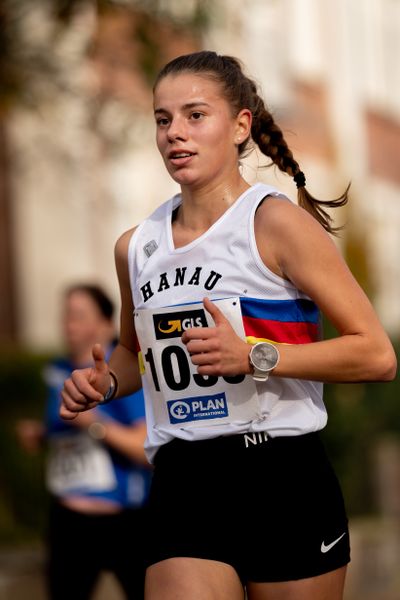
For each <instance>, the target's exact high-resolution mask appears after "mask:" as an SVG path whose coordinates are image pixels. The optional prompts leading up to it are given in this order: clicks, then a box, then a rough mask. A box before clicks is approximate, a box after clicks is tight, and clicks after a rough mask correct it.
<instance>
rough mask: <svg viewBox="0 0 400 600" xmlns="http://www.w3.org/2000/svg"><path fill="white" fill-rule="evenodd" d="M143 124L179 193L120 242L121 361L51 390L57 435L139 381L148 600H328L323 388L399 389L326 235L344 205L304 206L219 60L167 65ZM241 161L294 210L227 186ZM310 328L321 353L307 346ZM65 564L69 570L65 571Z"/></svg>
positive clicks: (338, 553) (276, 145)
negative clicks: (261, 171)
mask: <svg viewBox="0 0 400 600" xmlns="http://www.w3.org/2000/svg"><path fill="white" fill-rule="evenodd" d="M154 115H155V121H156V131H157V133H156V136H157V146H158V149H159V151H160V153H161V155H162V158H163V160H164V162H165V165H166V168H167V170H168V172H169V174H170V175H171V177H172V178H173V179H174V181H175V182H177V183H178V184H179V185H180V188H181V193H180V194H177V195H176V196H174V197H173V198H171V199H170V200H168V201H167V202H165V203H164V204H162V205H161V206H160V207H159V208H158V209H157V210H156V211H155V212H154V213H153V214H152V215H151V216H150V217H149V218H148V219H146V220H145V221H144V222H143V223H141V224H140V225H139V226H138V227H137V228H135V229H131V230H129V231H127V232H126V233H125V234H124V235H122V236H121V238H120V239H119V240H118V242H117V244H116V251H115V253H116V267H117V272H118V277H119V283H120V291H121V298H122V312H121V335H120V340H119V344H118V345H117V347H116V349H115V350H114V352H113V353H112V356H111V358H110V359H109V360H107V357H106V356H105V354H104V352H103V350H102V348H101V347H100V345H95V346H94V347H93V350H92V354H93V359H94V367H92V368H87V369H80V370H77V371H74V373H73V374H72V376H71V377H70V378H69V379H67V380H66V381H65V384H64V389H63V391H62V397H63V404H62V406H61V413H60V414H61V415H62V417H63V418H65V419H71V420H72V421H73V420H74V419H77V418H79V417H78V416H77V415H78V414H81V413H82V411H86V410H88V409H94V410H96V409H97V408H96V407H97V406H98V405H99V403H100V405H101V403H103V402H104V401H108V400H110V399H112V398H118V397H120V396H122V395H124V394H126V393H131V392H132V391H134V390H137V389H139V388H140V386H141V384H142V381H143V388H144V395H145V401H146V418H147V422H148V427H147V440H146V451H147V454H148V457H149V459H150V460H151V461H152V462H153V463H154V475H153V480H152V486H151V491H150V498H149V515H148V525H149V535H148V539H149V540H150V542H151V544H149V546H148V550H147V564H148V568H147V573H146V594H145V596H146V600H187V599H190V600H205V599H210V600H211V599H215V600H242V599H243V597H244V588H246V591H247V597H248V598H249V600H341V599H342V597H343V588H344V581H345V574H346V567H347V564H348V562H349V560H350V543H349V531H348V521H347V516H346V511H345V506H344V502H343V497H342V493H341V489H340V485H339V482H338V480H337V478H336V475H335V473H334V471H333V469H332V467H331V464H330V462H329V460H328V458H327V456H326V454H325V450H324V448H323V445H322V442H321V440H320V437H319V435H318V431H319V430H321V429H322V428H323V427H324V426H325V424H326V421H327V412H326V408H325V405H324V402H323V396H322V388H323V386H322V382H324V381H327V382H358V381H378V380H380V381H389V380H391V379H393V378H394V377H395V373H396V357H395V354H394V351H393V348H392V345H391V343H390V341H389V339H388V337H387V335H386V333H385V331H384V330H383V328H382V326H381V324H380V322H379V320H378V318H377V316H376V314H375V312H374V310H373V308H372V306H371V304H370V302H369V300H368V299H367V297H366V296H365V294H364V293H363V291H362V290H361V288H360V287H359V285H358V284H357V283H356V281H355V280H354V278H353V276H352V274H351V272H350V270H349V269H348V268H347V266H346V265H345V263H344V261H343V259H342V257H341V256H340V254H339V252H338V249H337V247H336V246H335V244H334V243H333V241H332V240H331V238H330V237H329V235H328V233H334V228H333V227H332V225H331V218H330V216H329V213H328V212H327V208H333V207H335V206H342V205H343V204H344V203H345V202H346V201H347V190H346V191H345V192H344V194H342V196H340V197H339V198H337V199H334V200H329V201H322V200H318V199H316V198H314V197H313V196H311V195H310V193H309V192H308V190H307V189H306V178H305V175H304V173H303V171H302V170H301V168H300V166H299V164H298V162H297V161H296V159H295V158H294V156H293V154H292V152H291V150H290V149H289V147H288V146H287V143H286V141H285V139H284V136H283V133H282V131H281V129H280V128H279V126H278V125H277V124H276V122H275V121H274V119H273V117H272V115H271V113H270V112H269V111H268V110H267V108H266V106H265V104H264V101H263V99H262V98H261V97H260V95H259V92H258V90H257V87H256V85H255V83H254V82H253V81H252V80H251V79H250V78H249V77H247V76H246V75H245V74H244V72H243V70H242V67H241V65H240V63H239V61H238V60H237V59H235V58H232V57H229V56H218V55H217V54H216V53H214V52H206V51H204V52H199V53H194V54H190V55H185V56H181V57H178V58H176V59H174V60H173V61H171V62H170V63H168V64H167V65H166V66H165V67H164V68H163V69H162V71H161V73H160V74H159V76H158V78H157V80H156V84H155V88H154ZM251 144H256V145H257V146H258V148H259V149H260V151H261V152H263V153H264V154H265V155H266V156H268V157H269V158H270V159H271V160H272V162H273V163H274V164H275V165H276V166H277V167H278V168H279V169H280V170H281V171H283V172H285V173H287V174H288V175H289V176H291V177H292V178H293V179H294V181H295V183H296V185H297V188H298V203H299V206H296V205H295V204H294V203H292V202H290V201H289V199H288V198H287V197H286V196H285V195H284V194H282V193H281V192H280V191H279V190H277V189H276V188H274V187H272V186H270V185H266V184H263V183H260V182H258V183H256V184H255V185H249V184H248V183H247V182H246V181H245V180H244V179H243V177H242V175H241V172H240V168H239V167H240V161H239V159H240V157H241V156H243V154H244V153H245V152H246V151H247V150H249V148H250V147H251ZM327 232H328V233H327ZM320 310H321V311H323V313H324V314H325V315H326V316H327V318H328V319H329V320H330V321H331V322H332V324H333V325H334V326H335V328H336V330H337V332H338V335H337V337H336V338H334V339H329V340H322V332H321V329H320V313H319V311H320ZM133 315H134V318H133ZM136 337H137V338H138V341H139V344H140V349H141V352H140V353H139V354H138V347H137V343H136V341H137V340H136ZM141 380H142V381H141ZM116 402H118V400H117V401H116ZM76 560H77V555H76V554H75V553H74V552H71V554H70V556H69V559H68V562H69V564H70V565H71V570H73V568H74V564H75V563H76Z"/></svg>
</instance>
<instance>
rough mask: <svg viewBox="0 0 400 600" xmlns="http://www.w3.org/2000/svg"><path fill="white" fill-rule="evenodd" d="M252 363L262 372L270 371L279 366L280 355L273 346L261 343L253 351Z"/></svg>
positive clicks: (251, 355)
mask: <svg viewBox="0 0 400 600" xmlns="http://www.w3.org/2000/svg"><path fill="white" fill-rule="evenodd" d="M250 357H251V362H252V363H253V365H254V367H255V368H256V369H259V370H260V371H270V370H271V369H274V368H275V367H276V365H277V364H278V358H279V353H278V350H277V349H276V348H275V346H273V344H268V343H267V342H260V343H258V344H256V345H255V346H253V348H252V350H251V354H250Z"/></svg>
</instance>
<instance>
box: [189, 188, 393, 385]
mask: <svg viewBox="0 0 400 600" xmlns="http://www.w3.org/2000/svg"><path fill="white" fill-rule="evenodd" d="M255 233H256V241H257V246H258V250H259V253H260V256H261V258H262V260H263V262H264V263H265V265H266V266H267V267H268V268H269V269H270V270H271V271H273V272H274V273H276V274H277V275H279V276H280V277H282V278H285V279H286V280H288V281H290V282H291V283H292V284H293V285H294V286H295V287H296V288H297V289H299V290H301V291H302V292H303V293H305V294H306V295H307V296H309V297H310V298H312V299H313V300H314V302H315V303H316V304H317V305H318V307H319V308H320V309H321V311H322V312H323V313H324V314H325V315H326V317H327V318H328V319H329V320H330V321H331V323H332V324H333V326H334V327H335V328H336V329H337V331H338V334H339V335H338V337H337V338H335V339H332V340H325V341H320V342H315V343H312V344H301V345H285V344H280V345H279V351H280V355H281V359H280V362H279V364H278V366H277V367H276V368H275V369H274V375H276V376H281V377H292V378H298V379H309V380H314V381H326V382H356V381H389V380H391V379H393V378H394V377H395V374H396V357H395V354H394V350H393V347H392V344H391V343H390V340H389V338H388V336H387V335H386V333H385V331H384V330H383V328H382V326H381V324H380V322H379V320H378V318H377V316H376V314H375V312H374V310H373V308H372V306H371V304H370V302H369V300H368V298H367V297H366V295H365V294H364V292H363V291H362V289H361V288H360V286H359V285H358V284H357V282H356V281H355V279H354V277H353V276H352V274H351V272H350V270H349V269H348V267H347V266H346V264H345V262H344V261H343V259H342V257H341V255H340V253H339V252H338V250H337V249H336V246H335V245H334V243H333V242H332V240H331V239H330V237H329V236H328V234H327V233H326V232H325V231H324V230H323V229H322V227H321V226H320V225H319V224H318V223H317V221H315V219H314V218H313V217H311V216H310V215H309V214H308V213H307V212H306V211H304V210H303V209H301V208H299V207H297V206H295V205H292V204H290V203H289V202H282V201H281V200H278V199H276V198H269V199H268V201H267V202H265V203H264V204H262V206H261V207H260V208H259V210H258V211H257V213H256V219H255ZM204 306H205V308H206V309H207V310H208V311H209V312H210V314H211V315H212V317H213V318H214V321H215V323H216V327H215V328H207V329H202V328H192V329H190V330H187V331H185V333H184V334H183V336H182V341H183V342H184V343H185V344H186V345H187V349H188V352H189V353H190V354H191V360H192V362H193V363H194V364H195V365H197V366H198V372H199V373H200V374H201V375H234V374H237V373H250V366H249V361H248V355H249V346H248V344H246V343H245V342H243V341H242V340H240V339H239V338H238V337H237V336H236V335H235V333H234V332H233V330H232V328H231V327H230V324H229V323H228V321H227V320H226V319H225V317H224V316H223V315H222V313H221V312H220V311H219V309H218V308H217V307H216V306H215V305H213V304H212V303H211V302H209V301H208V300H207V299H206V300H205V302H204Z"/></svg>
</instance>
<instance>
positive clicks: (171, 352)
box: [144, 346, 245, 392]
mask: <svg viewBox="0 0 400 600" xmlns="http://www.w3.org/2000/svg"><path fill="white" fill-rule="evenodd" d="M144 359H145V361H146V362H148V363H149V366H150V370H151V375H152V378H153V382H154V387H155V388H156V390H157V392H159V391H160V382H159V378H158V372H157V368H156V364H155V360H154V355H153V350H152V349H151V348H149V349H148V350H147V352H146V354H145V355H144ZM174 362H175V364H177V365H178V369H177V370H174ZM161 369H162V374H163V377H164V380H165V383H166V384H167V386H168V387H169V388H170V389H171V390H174V391H180V390H185V389H186V388H188V387H189V385H190V383H191V379H192V378H193V380H194V382H195V383H196V384H197V385H198V386H200V387H203V388H207V387H211V386H212V385H215V384H216V383H217V381H218V376H217V375H199V373H193V374H192V372H191V370H190V362H189V358H188V355H187V353H186V352H185V350H184V349H183V348H181V347H180V346H167V347H166V348H164V349H163V351H162V352H161ZM177 371H178V372H179V378H178V376H177V375H178V373H177ZM244 378H245V375H234V376H232V377H228V376H226V377H224V378H223V379H224V380H225V381H226V382H227V383H231V384H237V383H241V382H242V381H243V380H244Z"/></svg>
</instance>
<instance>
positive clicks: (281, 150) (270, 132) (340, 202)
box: [246, 78, 350, 234]
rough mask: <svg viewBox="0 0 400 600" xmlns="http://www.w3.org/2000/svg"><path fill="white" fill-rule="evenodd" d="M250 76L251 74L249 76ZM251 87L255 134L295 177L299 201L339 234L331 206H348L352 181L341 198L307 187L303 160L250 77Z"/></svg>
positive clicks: (278, 163) (275, 160) (276, 161)
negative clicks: (328, 197) (314, 192)
mask: <svg viewBox="0 0 400 600" xmlns="http://www.w3.org/2000/svg"><path fill="white" fill-rule="evenodd" d="M246 79H247V78H246ZM248 81H249V87H250V89H251V91H252V93H253V94H255V95H256V98H255V100H254V102H253V104H254V106H255V107H256V110H254V111H252V112H253V123H252V128H251V135H252V138H253V140H254V142H255V143H256V144H257V145H258V147H259V148H260V150H261V152H262V153H263V154H265V155H266V156H268V157H269V158H270V159H271V160H272V162H273V163H274V164H276V166H277V167H278V168H279V169H280V170H281V171H283V172H284V173H287V174H288V175H290V176H291V177H293V179H294V181H295V183H296V186H297V190H298V191H297V199H298V204H299V206H301V207H302V208H304V209H305V210H306V211H307V212H309V213H310V214H311V215H312V216H313V217H314V218H315V219H316V220H317V221H318V222H319V223H320V224H321V225H322V227H323V228H324V229H325V230H326V231H328V232H329V233H333V234H335V233H336V232H337V231H338V230H339V229H341V228H340V227H333V226H332V217H331V216H330V215H329V213H328V212H327V210H326V209H327V208H337V207H340V206H344V205H345V204H346V203H347V200H348V195H347V194H348V191H349V187H350V185H348V186H347V188H346V190H345V191H344V192H343V194H342V195H341V196H339V197H338V198H334V199H333V200H318V199H317V198H314V196H312V195H311V194H310V193H309V191H308V190H307V189H306V177H305V175H304V173H303V171H301V169H300V166H299V163H298V162H297V161H296V160H295V158H294V157H293V153H292V151H291V150H290V148H289V146H288V145H287V143H286V141H285V138H284V137H283V133H282V130H281V129H280V127H279V126H278V125H277V124H276V123H275V121H274V119H273V117H272V115H271V113H269V112H268V110H267V109H266V107H265V105H264V102H263V101H262V99H261V98H260V96H259V95H258V94H257V91H256V89H255V86H254V83H253V82H252V81H250V80H248Z"/></svg>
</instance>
